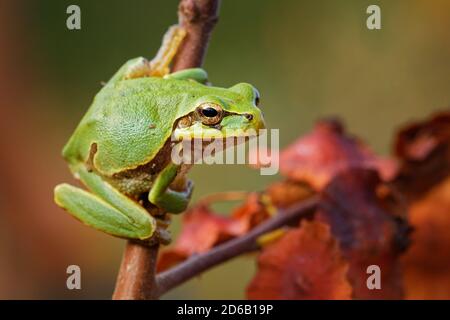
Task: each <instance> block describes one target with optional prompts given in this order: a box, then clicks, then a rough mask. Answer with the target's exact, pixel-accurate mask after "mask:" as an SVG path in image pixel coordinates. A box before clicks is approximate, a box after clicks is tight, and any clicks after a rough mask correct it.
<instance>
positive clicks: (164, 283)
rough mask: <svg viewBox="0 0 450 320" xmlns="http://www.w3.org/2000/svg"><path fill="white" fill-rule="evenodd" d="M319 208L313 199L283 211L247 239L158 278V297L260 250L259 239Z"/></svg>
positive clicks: (251, 233)
mask: <svg viewBox="0 0 450 320" xmlns="http://www.w3.org/2000/svg"><path fill="white" fill-rule="evenodd" d="M317 205H318V200H317V198H316V197H313V198H310V199H308V200H306V201H303V202H301V203H299V204H297V205H293V206H292V207H289V208H288V209H285V210H280V211H278V213H277V214H276V215H275V216H274V217H273V218H271V219H269V220H267V221H265V222H263V223H262V224H260V225H259V226H257V227H255V228H254V229H253V230H251V231H250V232H249V233H247V234H246V235H243V236H240V237H238V238H235V239H233V240H230V241H227V242H225V243H224V244H221V245H219V246H217V247H214V248H213V249H211V250H210V251H208V252H206V253H204V254H200V255H197V256H193V257H191V258H190V259H188V260H187V261H185V262H183V263H181V264H179V265H177V266H175V267H173V268H171V269H169V270H168V271H165V272H162V273H160V274H158V275H157V277H156V283H157V287H158V292H157V295H158V296H161V295H162V294H164V293H166V292H167V291H169V290H170V289H172V288H174V287H176V286H178V285H180V284H181V283H183V282H185V281H187V280H189V279H191V278H193V277H195V276H197V275H199V274H200V273H202V272H203V271H205V270H207V269H209V268H211V267H213V266H216V265H218V264H220V263H222V262H224V261H227V260H230V259H231V258H234V257H236V256H239V255H241V254H243V253H246V252H251V251H254V250H256V249H258V243H257V239H258V238H259V237H260V236H261V235H263V234H265V233H267V232H270V231H273V230H276V229H278V228H280V227H283V226H285V225H289V224H291V223H293V222H298V220H300V219H302V218H305V217H309V216H311V215H312V214H313V213H314V211H315V210H316V208H317Z"/></svg>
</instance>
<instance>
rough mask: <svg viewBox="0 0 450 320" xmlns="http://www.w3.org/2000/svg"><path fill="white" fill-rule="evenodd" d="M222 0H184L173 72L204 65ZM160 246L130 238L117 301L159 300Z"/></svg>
mask: <svg viewBox="0 0 450 320" xmlns="http://www.w3.org/2000/svg"><path fill="white" fill-rule="evenodd" d="M219 5H220V0H181V1H180V5H179V7H178V19H179V24H180V25H181V26H182V27H183V28H184V29H185V30H186V31H187V34H186V38H185V39H184V40H183V43H182V45H181V48H180V49H179V51H178V53H177V55H176V57H175V59H174V62H173V65H172V71H178V70H182V69H186V68H193V67H200V66H201V65H202V63H203V58H204V56H205V53H206V48H207V46H208V41H209V38H210V36H211V32H212V29H213V28H214V26H215V24H216V22H217V20H218V15H217V14H218V9H219ZM158 247H159V246H158V245H154V246H148V245H146V244H144V243H141V242H136V241H128V243H127V246H126V248H125V252H124V255H123V260H122V264H121V266H120V270H119V275H118V277H117V283H116V288H115V290H114V294H113V299H114V300H142V299H157V297H158V295H157V294H156V292H157V286H156V283H155V272H156V258H157V256H158Z"/></svg>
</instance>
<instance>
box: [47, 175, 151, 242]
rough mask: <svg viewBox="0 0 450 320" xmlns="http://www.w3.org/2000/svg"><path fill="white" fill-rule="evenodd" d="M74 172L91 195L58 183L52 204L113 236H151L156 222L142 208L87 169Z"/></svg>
mask: <svg viewBox="0 0 450 320" xmlns="http://www.w3.org/2000/svg"><path fill="white" fill-rule="evenodd" d="M77 172H78V174H79V176H80V179H81V181H82V182H83V183H84V184H85V185H86V186H87V187H88V188H89V190H91V191H92V192H93V194H92V193H89V192H87V191H85V190H82V189H80V188H76V187H73V186H71V185H68V184H60V185H58V186H56V188H55V202H56V203H57V204H58V205H59V206H60V207H62V208H63V209H65V210H67V211H68V212H69V213H71V214H72V215H73V216H74V217H75V218H77V219H79V220H81V221H82V222H83V223H85V224H86V225H88V226H91V227H93V228H96V229H98V230H100V231H103V232H106V233H109V234H111V235H114V236H118V237H123V238H131V239H141V240H144V239H148V238H150V237H151V236H152V235H153V234H154V232H155V229H156V222H155V219H154V218H153V217H152V216H150V214H149V213H148V212H147V211H146V210H145V209H144V208H143V207H141V206H140V205H139V204H138V203H136V202H135V201H133V200H132V199H130V198H128V197H127V196H125V195H123V194H122V193H120V192H119V191H118V190H116V189H115V188H114V187H112V186H111V185H110V184H108V183H107V182H105V181H104V180H103V179H102V178H101V177H99V176H98V175H96V174H95V173H92V172H88V171H87V170H86V168H84V167H81V168H80V170H78V171H77Z"/></svg>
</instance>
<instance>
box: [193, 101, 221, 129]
mask: <svg viewBox="0 0 450 320" xmlns="http://www.w3.org/2000/svg"><path fill="white" fill-rule="evenodd" d="M197 112H198V114H199V116H200V118H201V120H202V123H203V124H204V125H207V126H212V125H215V124H218V123H219V122H220V121H221V120H222V115H223V110H222V107H221V106H219V105H218V104H215V103H210V102H206V103H203V104H201V105H200V106H199V107H198V108H197Z"/></svg>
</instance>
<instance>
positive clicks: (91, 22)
mask: <svg viewBox="0 0 450 320" xmlns="http://www.w3.org/2000/svg"><path fill="white" fill-rule="evenodd" d="M71 4H77V5H78V6H80V8H81V30H73V31H71V30H68V29H67V27H66V19H67V17H68V14H66V9H67V7H68V6H69V5H71ZM371 4H377V5H379V6H380V7H381V14H382V29H381V30H372V31H371V30H368V29H367V28H366V18H367V16H368V15H367V14H366V8H367V7H368V6H369V5H371ZM177 5H178V1H176V0H170V1H169V0H131V1H106V0H97V1H88V0H85V1H79V0H75V1H65V0H60V1H50V0H47V1H42V0H35V1H11V0H10V1H1V3H0V108H1V111H2V113H1V114H2V116H1V117H0V130H1V131H0V146H1V151H0V152H1V154H0V298H2V299H15V298H21V299H32V298H41V299H47V298H57V299H79V298H85V299H94V298H102V299H109V298H110V297H111V294H112V291H113V288H114V283H115V280H116V274H117V271H118V268H119V263H120V260H121V255H122V251H123V247H124V244H125V243H124V241H123V240H120V239H115V238H113V237H110V236H107V235H105V234H102V233H100V232H97V231H94V230H92V229H89V228H87V227H85V226H83V225H82V224H81V223H79V222H78V221H76V220H75V219H73V218H71V217H70V216H69V214H67V213H65V212H64V211H62V210H61V209H59V208H57V207H56V205H54V203H53V199H52V198H53V187H54V186H55V185H56V184H58V183H60V182H73V181H74V180H73V178H72V177H71V175H70V173H69V170H68V168H67V166H66V164H65V163H64V161H63V159H62V158H61V156H60V150H61V148H62V146H63V145H64V143H65V142H66V141H67V139H68V138H69V136H70V134H71V133H72V131H73V130H74V128H75V126H76V125H77V123H78V121H79V120H80V118H81V117H82V115H83V114H84V113H85V111H86V109H87V108H88V106H89V104H90V102H91V100H92V98H93V96H94V95H95V93H96V92H97V91H98V90H99V89H100V87H101V86H100V82H101V81H105V80H107V79H108V78H109V77H110V76H111V75H112V74H113V73H114V72H115V71H116V69H117V68H118V67H119V66H121V65H122V63H123V62H125V61H126V60H128V59H129V58H132V57H136V56H142V55H143V56H146V57H148V58H151V57H153V55H154V54H155V52H156V50H157V49H158V47H159V45H160V40H161V37H162V35H163V34H164V32H165V31H166V29H167V27H168V26H169V25H171V24H174V23H176V21H177V15H176V12H177ZM449 40H450V1H447V0H429V1H421V0H395V1H393V0H389V1H388V0H386V1H376V0H367V1H366V0H347V1H334V0H320V1H317V0H315V1H312V0H309V1H299V0H277V1H275V0H272V1H270V0H246V1H238V0H227V1H223V3H222V6H221V10H220V21H219V23H218V25H217V27H216V29H215V31H214V33H213V37H212V41H211V43H210V47H209V51H208V54H207V57H206V61H205V68H206V69H207V71H208V73H209V75H210V79H211V81H212V82H213V83H214V84H215V85H219V86H231V85H233V84H235V83H237V82H242V81H245V82H250V83H252V84H254V85H255V86H256V87H257V88H258V89H259V90H260V92H261V96H262V99H261V108H262V109H263V110H264V113H265V118H266V121H267V124H268V126H269V127H270V128H278V129H280V143H281V146H282V147H283V146H286V145H288V144H289V143H290V142H292V141H293V140H294V139H295V138H296V137H298V136H300V135H302V134H303V133H305V132H307V131H308V130H310V129H311V128H312V125H313V124H314V121H315V120H316V119H318V118H320V117H322V116H325V115H338V116H339V117H341V118H342V119H343V120H344V122H345V123H346V125H347V126H348V128H349V130H350V131H351V132H352V133H354V134H357V135H358V136H360V137H361V138H363V139H365V140H366V141H368V142H369V144H370V145H371V146H372V147H373V149H374V150H375V151H376V152H378V153H380V154H388V153H389V152H390V148H391V137H392V135H393V133H394V132H395V130H396V128H397V127H398V126H399V125H401V124H403V123H405V122H408V121H410V120H413V119H417V118H423V117H425V116H426V115H428V114H430V113H431V112H433V111H435V110H439V109H442V108H444V107H447V106H448V105H449V102H450V90H449V83H450V59H449V58H450V41H449ZM190 177H191V178H192V179H193V180H194V181H195V184H196V189H195V192H194V201H195V200H196V199H199V197H201V196H202V195H206V194H208V193H212V192H217V191H225V190H261V189H263V188H264V186H265V185H267V184H268V183H270V182H271V181H274V180H276V179H279V178H280V177H277V176H260V175H259V171H257V170H252V169H250V168H248V167H245V166H240V165H239V166H238V165H236V166H226V167H225V166H221V165H216V166H207V165H200V166H197V167H195V168H194V169H193V170H192V171H191V174H190ZM224 214H226V210H224ZM174 220H175V222H174V225H173V227H172V230H173V233H174V236H175V237H176V234H177V232H178V230H179V217H176V218H175V219H174ZM71 264H76V265H79V266H80V267H81V272H82V289H81V290H73V291H69V290H67V289H66V277H67V274H66V268H67V266H68V265H71ZM253 271H254V259H250V258H249V257H241V258H238V259H235V260H233V261H231V262H228V263H226V264H224V265H222V266H219V267H217V268H215V269H213V270H211V271H209V272H207V273H205V274H204V275H202V276H201V277H200V278H199V279H194V280H192V281H190V282H188V283H187V284H185V285H183V286H181V287H180V288H178V289H176V290H174V291H173V292H171V293H170V294H168V295H166V296H165V298H177V299H178V298H180V299H181V298H191V299H197V298H206V299H214V298H216V299H231V298H234V299H240V298H244V289H245V286H246V284H247V283H248V281H249V280H250V279H251V277H252V275H253Z"/></svg>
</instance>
